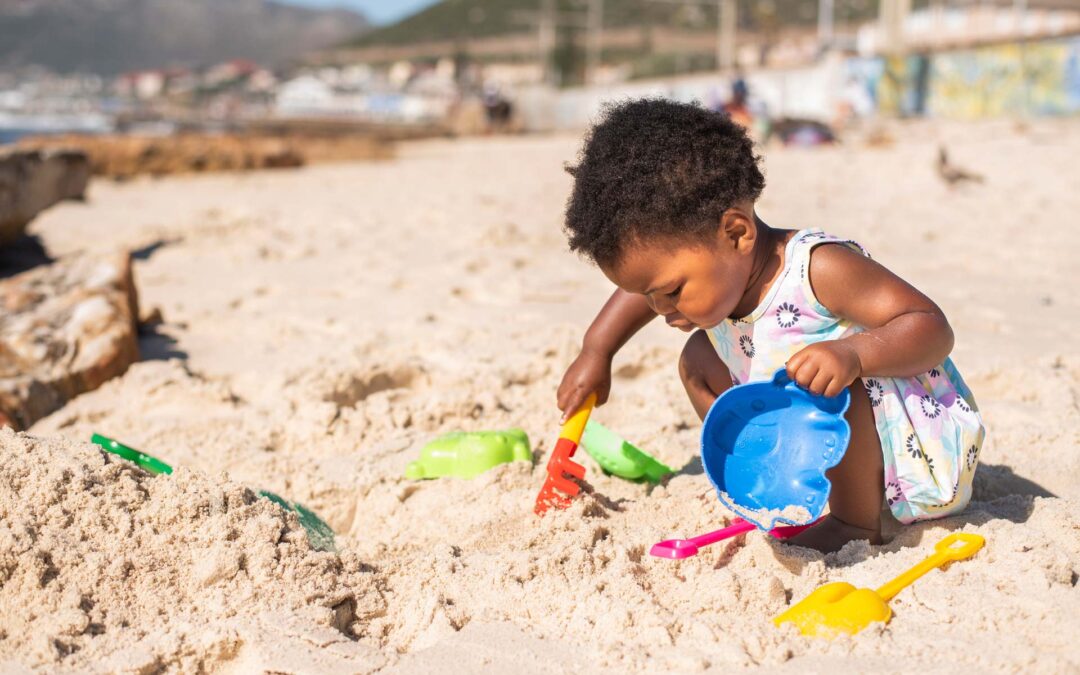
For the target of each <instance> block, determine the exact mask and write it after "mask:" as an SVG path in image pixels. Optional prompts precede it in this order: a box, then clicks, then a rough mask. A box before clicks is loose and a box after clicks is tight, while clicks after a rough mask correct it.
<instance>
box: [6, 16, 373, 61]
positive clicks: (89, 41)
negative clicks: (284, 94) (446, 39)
mask: <svg viewBox="0 0 1080 675" xmlns="http://www.w3.org/2000/svg"><path fill="white" fill-rule="evenodd" d="M367 28H368V22H367V20H366V19H365V18H364V17H363V16H362V15H360V14H357V13H356V12H352V11H348V10H343V9H313V8H305V7H295V6H291V5H286V4H284V3H278V2H271V1H270V0H15V2H11V1H10V0H5V1H4V2H0V66H6V67H9V68H10V67H18V66H27V65H40V66H45V67H47V68H50V69H52V70H55V71H58V72H62V73H67V72H83V73H86V72H89V73H98V74H103V75H115V74H118V73H122V72H125V71H130V70H146V69H154V68H165V67H169V66H187V67H194V66H207V65H212V64H214V63H218V62H222V61H229V60H231V59H250V60H254V61H257V62H258V63H260V64H264V65H271V66H274V65H281V64H283V63H285V62H287V61H289V60H291V59H295V58H297V57H298V56H300V55H302V54H304V53H306V52H308V51H311V50H315V49H322V48H324V47H330V46H332V45H335V44H338V43H339V42H341V41H343V40H345V39H346V38H350V37H353V36H355V35H356V34H357V33H363V32H365V31H366V29H367Z"/></svg>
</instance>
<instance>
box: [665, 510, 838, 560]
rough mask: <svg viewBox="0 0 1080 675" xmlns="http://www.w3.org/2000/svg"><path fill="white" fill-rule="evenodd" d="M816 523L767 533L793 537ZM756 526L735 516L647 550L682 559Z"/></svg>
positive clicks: (781, 536)
mask: <svg viewBox="0 0 1080 675" xmlns="http://www.w3.org/2000/svg"><path fill="white" fill-rule="evenodd" d="M816 524H817V521H814V522H812V523H810V524H808V525H786V526H784V527H777V528H774V529H772V530H770V531H769V534H770V535H772V536H773V537H776V538H777V539H787V538H788V537H794V536H795V535H797V534H798V533H800V532H802V531H803V530H805V529H806V528H808V527H813V526H814V525H816ZM756 529H757V526H755V525H754V524H753V523H751V522H748V521H745V520H743V519H742V518H736V519H735V520H733V521H731V525H728V526H727V527H725V528H723V529H720V530H717V531H715V532H707V533H705V534H702V535H698V536H696V537H691V538H690V539H667V540H665V541H662V542H660V543H658V544H653V547H652V548H651V549H650V550H649V555H651V556H655V557H657V558H671V559H672V560H682V559H683V558H689V557H690V556H692V555H697V553H698V551H699V550H700V549H701V547H702V546H708V545H709V544H715V543H716V542H718V541H721V540H723V539H730V538H731V537H737V536H739V535H740V534H742V533H744V532H749V531H751V530H756Z"/></svg>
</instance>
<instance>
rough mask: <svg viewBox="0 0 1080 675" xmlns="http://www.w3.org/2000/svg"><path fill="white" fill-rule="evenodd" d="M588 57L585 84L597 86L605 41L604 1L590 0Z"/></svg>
mask: <svg viewBox="0 0 1080 675" xmlns="http://www.w3.org/2000/svg"><path fill="white" fill-rule="evenodd" d="M586 23H587V26H588V28H587V30H588V41H589V46H588V55H587V56H586V61H585V83H586V84H596V80H597V78H598V76H599V74H600V56H601V51H602V50H603V41H604V0H589V16H588V19H587V22H586Z"/></svg>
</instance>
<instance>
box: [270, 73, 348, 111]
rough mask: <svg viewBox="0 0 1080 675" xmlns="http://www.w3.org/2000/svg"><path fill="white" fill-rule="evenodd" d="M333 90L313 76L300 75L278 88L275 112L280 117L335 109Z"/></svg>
mask: <svg viewBox="0 0 1080 675" xmlns="http://www.w3.org/2000/svg"><path fill="white" fill-rule="evenodd" d="M335 100H336V95H335V94H334V90H333V88H332V87H331V86H330V85H329V84H327V83H325V82H323V81H322V80H320V79H319V78H317V77H315V76H314V75H300V76H299V77H295V78H293V79H291V80H289V81H287V82H284V83H282V85H281V86H280V87H279V88H278V94H277V105H276V108H277V112H278V114H281V115H303V114H309V113H326V112H330V111H331V110H332V109H333V108H334V107H335Z"/></svg>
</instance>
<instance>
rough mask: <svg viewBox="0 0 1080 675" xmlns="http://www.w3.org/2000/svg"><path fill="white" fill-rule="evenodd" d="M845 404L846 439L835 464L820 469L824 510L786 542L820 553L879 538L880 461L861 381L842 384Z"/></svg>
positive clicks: (881, 490)
mask: <svg viewBox="0 0 1080 675" xmlns="http://www.w3.org/2000/svg"><path fill="white" fill-rule="evenodd" d="M848 389H849V391H850V392H851V407H849V408H848V411H847V415H846V417H847V421H848V424H850V425H851V442H850V443H849V444H848V449H847V452H845V453H844V458H843V459H842V460H840V463H839V464H837V465H836V466H834V467H833V468H832V469H830V470H829V471H828V472H826V474H825V475H826V476H828V478H829V480H830V481H831V482H832V492H831V493H830V495H829V515H828V516H827V517H826V519H825V520H823V521H822V522H821V523H820V524H819V525H817V526H816V527H813V528H811V529H809V530H807V531H805V532H803V533H802V534H799V535H798V536H796V537H792V538H791V539H789V540H788V541H789V542H790V543H792V544H797V545H799V546H806V547H809V548H814V549H817V550H819V551H822V552H825V553H831V552H832V551H839V550H840V549H841V548H843V546H844V544H846V543H848V542H849V541H854V540H856V539H867V540H869V541H870V543H871V544H880V543H881V500H882V497H883V496H884V492H885V485H884V471H885V469H884V460H883V459H882V456H881V439H880V438H878V434H877V428H876V427H875V426H874V412H873V410H871V408H870V398H869V397H868V396H867V395H866V389H864V388H863V385H862V382H860V381H856V382H855V383H854V384H853V385H851V387H849V388H848Z"/></svg>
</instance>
